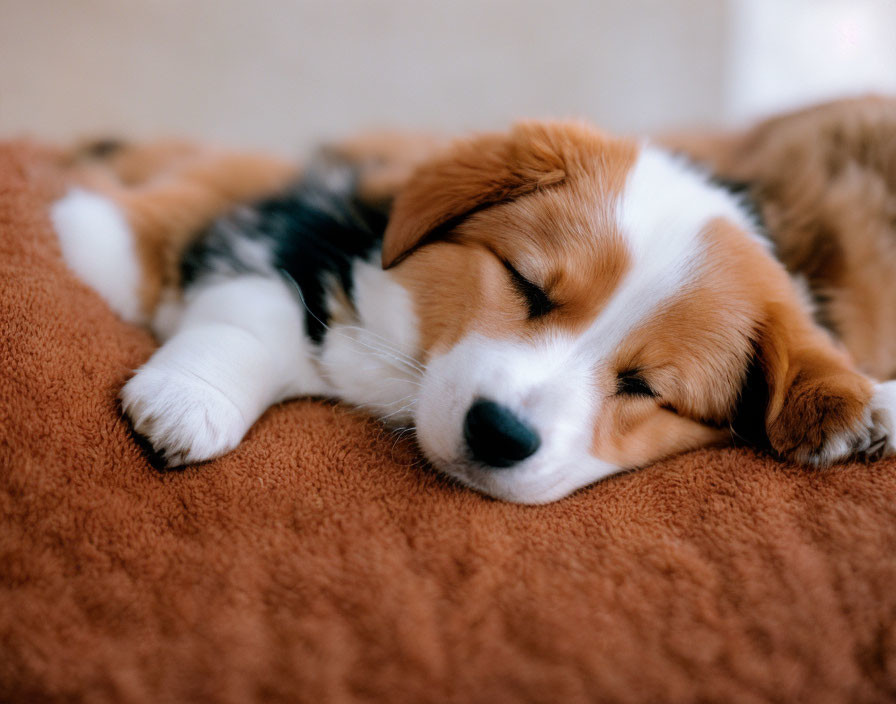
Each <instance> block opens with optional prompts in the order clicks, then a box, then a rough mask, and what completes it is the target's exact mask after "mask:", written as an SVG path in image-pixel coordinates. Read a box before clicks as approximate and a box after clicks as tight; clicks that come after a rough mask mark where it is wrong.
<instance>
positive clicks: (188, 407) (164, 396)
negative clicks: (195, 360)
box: [121, 367, 249, 467]
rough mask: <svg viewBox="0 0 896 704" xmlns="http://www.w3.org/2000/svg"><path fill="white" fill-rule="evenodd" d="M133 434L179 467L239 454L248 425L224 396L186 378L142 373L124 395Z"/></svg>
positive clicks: (166, 372) (149, 370)
mask: <svg viewBox="0 0 896 704" xmlns="http://www.w3.org/2000/svg"><path fill="white" fill-rule="evenodd" d="M121 401H122V406H123V408H124V411H125V413H127V415H128V416H129V417H130V419H131V422H132V423H133V426H134V430H135V431H136V432H137V433H139V434H140V435H142V436H143V437H145V438H146V439H147V440H148V441H149V442H150V444H151V445H152V447H153V449H154V450H155V451H156V452H158V453H160V454H161V455H162V456H163V458H164V460H165V464H167V465H168V466H169V467H178V466H181V465H184V464H189V463H191V462H203V461H205V460H210V459H212V458H214V457H218V456H219V455H223V454H224V453H226V452H229V451H230V450H232V449H233V448H235V447H236V446H237V445H238V444H239V442H240V440H242V438H243V435H245V434H246V431H247V430H248V429H249V425H248V423H247V422H246V420H245V418H244V417H243V414H242V412H241V411H240V409H239V408H238V407H237V406H236V405H235V404H234V403H233V401H231V400H230V399H229V398H228V397H227V396H226V395H225V394H224V393H222V392H221V391H220V390H219V389H217V388H215V387H214V386H212V385H210V384H208V383H207V382H205V381H204V380H202V379H201V378H199V377H195V376H191V375H189V374H187V373H184V372H179V371H169V370H165V369H154V368H152V367H144V368H143V369H140V370H139V371H138V372H137V374H136V375H135V376H134V377H133V378H132V379H131V380H130V381H128V383H127V384H125V386H124V388H123V389H122V391H121Z"/></svg>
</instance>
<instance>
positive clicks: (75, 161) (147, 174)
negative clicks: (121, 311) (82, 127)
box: [63, 140, 297, 314]
mask: <svg viewBox="0 0 896 704" xmlns="http://www.w3.org/2000/svg"><path fill="white" fill-rule="evenodd" d="M63 159H64V160H65V161H66V162H67V163H68V165H69V175H70V180H71V181H72V182H74V183H77V184H79V185H82V186H85V187H88V188H91V189H93V190H95V191H98V192H100V193H103V194H104V195H106V196H108V197H110V198H112V199H113V200H114V201H115V202H116V203H118V205H120V206H121V207H122V209H123V210H124V211H125V213H127V217H128V220H129V222H130V225H131V227H132V229H133V231H134V234H135V238H136V245H137V254H138V256H139V258H140V265H141V272H142V280H141V282H140V288H139V296H140V301H141V304H142V307H143V311H144V313H146V314H149V313H151V312H152V311H153V310H154V309H155V307H156V305H157V304H158V302H159V299H160V296H161V292H162V291H163V290H164V289H176V287H177V286H178V281H179V274H178V271H179V266H178V265H179V262H180V260H181V258H182V256H183V252H184V249H185V248H186V246H187V245H188V244H189V243H190V242H191V241H192V240H193V239H194V238H195V237H196V235H197V234H198V233H199V232H200V231H201V230H202V228H203V227H204V226H206V225H207V224H208V223H210V222H211V221H212V220H213V219H214V218H215V217H217V216H219V215H222V214H223V213H225V212H227V211H228V210H230V209H231V208H232V207H234V205H236V204H238V203H244V202H247V201H252V200H255V199H257V198H260V197H262V196H265V195H270V194H272V193H274V192H276V191H277V190H279V189H281V188H283V187H284V186H285V185H286V184H287V183H288V182H289V181H290V180H292V179H294V178H295V177H296V175H297V167H296V166H295V165H294V164H293V163H291V162H288V161H285V160H282V159H278V158H275V157H271V156H267V155H263V154H254V153H248V152H247V153H242V152H233V151H226V150H221V149H216V148H213V147H207V146H201V145H197V144H193V143H185V142H179V141H173V140H164V141H159V142H154V143H147V144H138V145H120V146H118V145H110V149H109V150H108V151H107V150H104V149H97V148H96V147H94V146H93V145H87V146H86V147H85V146H78V147H76V148H75V149H74V150H73V151H72V152H71V153H69V154H68V155H66V156H65V157H63Z"/></svg>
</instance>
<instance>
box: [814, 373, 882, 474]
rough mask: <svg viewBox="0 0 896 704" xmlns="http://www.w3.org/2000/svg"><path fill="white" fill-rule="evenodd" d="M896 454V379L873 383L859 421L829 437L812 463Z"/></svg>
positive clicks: (873, 458)
mask: <svg viewBox="0 0 896 704" xmlns="http://www.w3.org/2000/svg"><path fill="white" fill-rule="evenodd" d="M894 453H896V381H887V382H884V383H881V384H875V387H874V394H873V396H872V397H871V402H870V403H869V404H868V408H867V409H865V413H864V416H863V418H862V422H861V423H860V424H859V425H858V426H857V427H856V428H852V429H851V430H849V431H846V432H843V433H838V434H837V435H835V436H834V437H832V438H830V440H828V442H827V443H826V444H825V446H824V448H823V449H822V450H821V452H819V453H818V455H817V460H816V461H814V462H813V464H829V463H831V462H838V461H840V460H845V459H849V458H851V457H865V458H867V459H871V460H876V459H880V458H882V457H888V456H889V455H892V454H894Z"/></svg>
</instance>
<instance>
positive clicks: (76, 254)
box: [50, 188, 143, 322]
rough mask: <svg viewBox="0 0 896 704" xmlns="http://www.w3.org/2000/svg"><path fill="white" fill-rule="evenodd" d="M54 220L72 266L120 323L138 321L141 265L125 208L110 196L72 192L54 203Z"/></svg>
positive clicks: (52, 213)
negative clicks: (110, 198)
mask: <svg viewBox="0 0 896 704" xmlns="http://www.w3.org/2000/svg"><path fill="white" fill-rule="evenodd" d="M50 217H51V219H52V221H53V225H54V227H55V228H56V233H57V235H58V237H59V246H60V247H61V249H62V256H63V257H64V258H65V261H66V264H68V266H69V268H70V269H71V270H72V271H73V272H75V273H76V274H77V275H78V277H79V278H80V279H81V280H82V281H84V283H86V284H88V285H89V286H90V287H91V288H93V290H94V291H96V292H97V293H99V294H100V296H102V297H103V299H104V300H105V301H106V303H108V304H109V307H110V308H112V310H114V311H115V312H116V313H118V315H119V316H121V318H122V319H124V320H127V321H128V322H140V321H141V320H142V318H143V316H142V314H141V310H140V299H139V297H138V295H137V290H138V286H139V285H140V266H139V262H138V260H137V252H136V249H135V247H134V235H133V233H132V232H131V228H130V225H128V222H127V219H126V218H125V215H124V213H123V212H122V211H121V209H119V207H118V206H117V205H116V204H115V203H113V202H112V201H111V200H109V199H108V198H104V197H102V196H100V195H97V194H96V193H91V192H88V191H85V190H82V189H80V188H74V189H72V190H71V191H69V192H68V194H66V195H65V197H63V198H61V199H59V200H58V201H56V202H55V203H54V204H53V206H52V208H51V209H50Z"/></svg>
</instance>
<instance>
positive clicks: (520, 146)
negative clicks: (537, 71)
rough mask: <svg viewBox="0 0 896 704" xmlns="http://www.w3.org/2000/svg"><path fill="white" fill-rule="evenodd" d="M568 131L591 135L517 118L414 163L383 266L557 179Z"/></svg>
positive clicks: (584, 130) (395, 212) (573, 127)
mask: <svg viewBox="0 0 896 704" xmlns="http://www.w3.org/2000/svg"><path fill="white" fill-rule="evenodd" d="M571 131H576V132H581V133H582V134H583V135H587V136H589V137H590V138H591V139H592V140H593V139H594V135H593V134H588V130H587V128H585V127H583V126H577V125H569V124H563V123H535V122H531V123H521V124H518V125H516V126H515V127H514V128H513V129H512V130H511V131H510V133H508V134H486V135H481V136H478V137H474V138H472V139H468V140H463V141H460V142H457V143H455V144H454V145H453V147H452V148H450V149H449V150H447V151H446V152H444V153H443V154H441V155H440V156H438V157H436V158H434V159H432V160H430V161H428V162H426V163H424V164H423V165H421V166H420V167H418V169H417V170H416V172H415V173H414V174H413V176H412V177H411V178H410V180H409V181H408V183H407V184H406V185H405V187H404V188H403V189H402V191H401V192H400V193H399V194H398V197H397V198H396V200H395V203H394V205H393V207H392V213H391V216H390V218H389V225H388V227H387V228H386V233H385V235H384V237H383V268H385V269H388V268H389V267H392V266H395V265H396V264H397V263H398V262H400V261H401V260H402V259H404V257H406V256H407V255H408V254H410V253H411V252H412V251H413V250H414V249H416V248H417V247H419V246H420V245H422V244H425V243H426V242H430V241H433V240H434V239H437V238H438V237H439V235H440V234H441V233H444V232H446V231H447V230H449V229H450V228H451V227H453V226H454V225H456V224H458V223H459V221H460V220H462V219H463V218H465V217H467V216H468V215H471V214H472V213H474V212H476V211H477V210H481V209H482V208H485V207H488V206H489V205H494V204H496V203H501V202H504V201H508V200H512V199H514V198H518V197H519V196H521V195H524V194H526V193H530V192H532V191H535V190H536V189H538V188H543V187H546V186H551V185H555V184H557V183H560V182H561V181H563V180H564V179H565V178H566V169H567V167H566V157H567V156H568V151H567V149H568V145H569V144H571V143H572V141H571V140H570V132H571Z"/></svg>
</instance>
